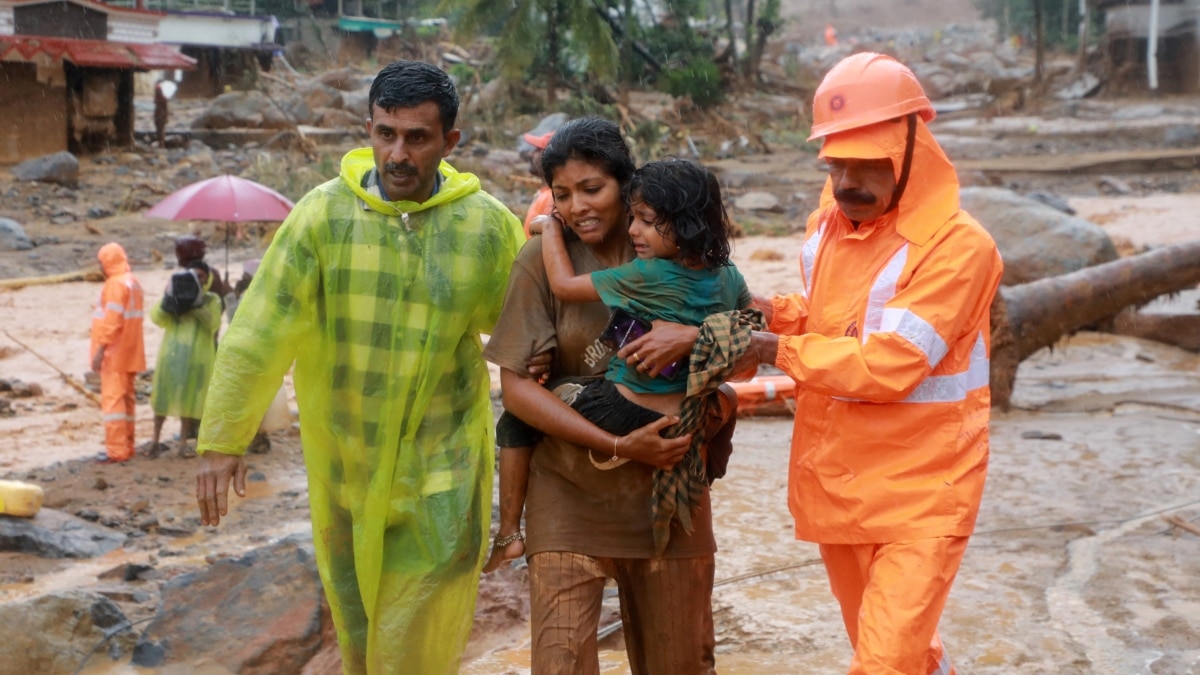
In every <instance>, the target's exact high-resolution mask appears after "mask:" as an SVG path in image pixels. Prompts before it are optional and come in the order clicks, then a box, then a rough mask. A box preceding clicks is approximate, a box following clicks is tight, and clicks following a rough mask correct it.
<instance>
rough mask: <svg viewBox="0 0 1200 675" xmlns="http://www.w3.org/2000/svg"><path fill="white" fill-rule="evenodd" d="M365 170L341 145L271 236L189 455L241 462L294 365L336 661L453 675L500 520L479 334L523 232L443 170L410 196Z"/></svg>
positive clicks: (462, 178)
mask: <svg viewBox="0 0 1200 675" xmlns="http://www.w3.org/2000/svg"><path fill="white" fill-rule="evenodd" d="M373 168H374V161H373V159H372V155H371V150H370V148H360V149H358V150H354V151H351V152H350V153H348V154H347V155H346V156H345V157H344V158H343V160H342V167H341V176H340V177H339V178H337V179H335V180H332V181H330V182H328V183H325V184H324V185H321V186H319V187H317V188H316V189H314V190H313V191H312V192H310V193H308V194H307V195H306V196H305V197H304V198H303V199H301V200H300V202H299V203H298V204H297V205H296V207H295V209H294V210H293V211H292V213H291V215H290V216H289V217H288V219H287V220H286V221H285V222H284V223H283V226H282V227H281V228H280V229H279V231H278V233H277V234H276V235H275V239H274V241H273V242H272V244H271V247H270V249H269V250H268V251H267V253H266V255H265V256H264V257H263V260H262V264H261V266H260V267H259V270H258V273H257V274H256V275H255V277H254V281H253V283H251V285H250V287H249V289H248V290H247V292H246V295H245V297H244V298H243V300H242V305H241V306H240V307H239V308H238V312H237V316H236V318H235V319H234V321H233V323H232V325H231V326H230V329H229V332H228V334H227V335H226V336H225V337H224V338H223V339H222V342H221V347H220V351H219V353H218V355H217V363H216V369H215V373H214V377H213V380H212V383H211V384H210V386H209V394H208V399H207V403H206V407H205V414H204V422H203V426H202V427H201V430H200V439H199V443H198V450H199V451H200V452H221V453H226V454H231V455H240V454H242V453H244V452H245V448H246V447H247V446H248V445H249V443H250V440H251V438H252V437H253V436H254V433H255V431H256V430H257V428H258V424H259V421H260V420H261V419H262V416H263V413H264V412H265V411H266V409H267V406H268V405H269V404H270V403H271V400H272V398H273V397H274V395H275V392H276V391H277V390H278V388H279V385H280V382H281V379H282V378H283V375H284V374H285V373H286V372H287V370H288V368H289V367H290V366H291V365H292V363H293V362H294V363H295V372H294V381H295V386H296V399H297V403H298V404H299V408H300V430H301V440H302V443H303V446H304V456H305V463H306V465H307V470H308V484H309V502H310V505H311V507H312V523H313V542H314V546H315V549H316V556H317V564H318V567H319V568H320V573H321V580H322V582H323V584H324V587H325V592H326V596H327V597H328V599H329V603H330V606H331V607H332V610H333V616H334V621H335V623H336V626H337V630H338V642H339V644H340V649H341V653H342V661H343V668H344V670H345V671H346V672H350V673H357V672H370V673H399V672H404V673H452V672H457V669H458V661H459V657H460V654H461V652H462V649H463V647H464V645H465V644H466V641H467V637H468V635H469V633H470V629H471V621H472V615H473V612H474V607H475V595H476V592H477V589H478V581H479V567H480V564H481V562H482V555H483V553H484V551H485V547H484V543H485V541H486V539H487V534H488V529H489V525H490V523H489V519H490V517H491V501H492V467H493V452H494V450H493V436H492V424H493V416H492V409H491V406H490V402H489V399H488V390H489V383H488V373H487V368H486V366H485V364H484V361H483V358H482V356H481V352H482V345H481V341H480V337H479V334H480V332H487V331H489V330H490V329H491V328H492V326H493V324H494V322H495V320H496V318H497V316H498V315H499V313H500V308H501V306H502V304H503V300H504V289H505V288H506V287H507V280H508V274H509V270H510V269H511V267H512V262H513V259H514V258H515V257H516V254H517V251H518V249H519V248H520V246H521V244H522V243H523V242H524V235H523V233H522V230H521V222H520V220H518V219H517V218H516V216H514V215H513V214H512V213H511V212H509V210H508V209H507V208H505V207H504V206H503V205H502V204H501V203H500V202H498V201H496V200H495V199H494V198H492V197H491V196H490V195H488V194H487V193H485V192H482V191H481V190H480V186H479V179H478V178H476V177H475V176H473V175H471V174H465V173H459V172H457V171H455V170H454V168H453V167H451V166H450V165H449V164H447V163H446V162H442V164H441V168H440V171H441V174H442V181H441V185H440V189H439V190H438V192H437V193H436V194H435V195H434V196H433V197H432V198H430V199H429V200H428V201H426V202H424V203H421V204H417V203H413V202H386V201H383V200H381V199H379V198H378V197H376V196H373V195H372V191H370V190H368V189H367V188H366V187H364V185H365V184H366V183H367V181H366V177H367V176H368V174H369V173H370V172H371V170H372V169H373ZM374 194H378V191H377V190H376V191H374Z"/></svg>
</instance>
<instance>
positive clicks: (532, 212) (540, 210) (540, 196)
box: [525, 185, 554, 239]
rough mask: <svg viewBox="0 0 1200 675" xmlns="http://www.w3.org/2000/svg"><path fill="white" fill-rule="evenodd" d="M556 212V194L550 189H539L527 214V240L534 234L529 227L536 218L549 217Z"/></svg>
mask: <svg viewBox="0 0 1200 675" xmlns="http://www.w3.org/2000/svg"><path fill="white" fill-rule="evenodd" d="M553 211H554V193H553V192H551V191H550V188H548V187H546V186H545V185H543V186H542V187H541V188H540V189H538V191H537V194H536V195H534V197H533V202H532V203H530V204H529V210H528V211H526V212H525V238H526V239H529V238H530V237H532V236H533V233H532V232H530V231H529V225H530V224H531V223H532V222H533V219H534V218H537V217H538V216H548V215H550V213H551V212H553Z"/></svg>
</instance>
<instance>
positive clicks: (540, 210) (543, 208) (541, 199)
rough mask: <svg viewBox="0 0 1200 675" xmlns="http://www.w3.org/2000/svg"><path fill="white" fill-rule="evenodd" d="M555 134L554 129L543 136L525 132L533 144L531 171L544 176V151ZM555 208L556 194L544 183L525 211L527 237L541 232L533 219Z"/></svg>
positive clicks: (546, 214) (527, 139)
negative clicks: (551, 192)
mask: <svg viewBox="0 0 1200 675" xmlns="http://www.w3.org/2000/svg"><path fill="white" fill-rule="evenodd" d="M552 136H554V132H553V131H548V132H546V133H544V134H542V135H541V136H534V135H533V134H525V136H524V139H525V142H526V143H528V144H530V145H532V146H533V151H532V152H530V153H529V173H531V174H533V175H535V176H537V177H538V178H542V151H544V150H545V149H546V146H547V145H549V144H550V138H551V137H552ZM553 210H554V195H552V194H550V186H549V185H545V184H543V185H542V187H540V188H538V191H537V194H536V195H534V197H533V203H532V204H530V205H529V210H528V211H526V212H525V238H526V239H528V238H529V237H531V236H533V235H535V234H541V233H542V231H541V230H540V229H533V228H532V223H533V219H534V218H537V217H538V216H548V215H550V212H551V211H553Z"/></svg>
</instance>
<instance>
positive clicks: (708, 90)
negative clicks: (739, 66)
mask: <svg viewBox="0 0 1200 675" xmlns="http://www.w3.org/2000/svg"><path fill="white" fill-rule="evenodd" d="M665 79H666V82H665V86H664V88H665V89H666V91H667V93H668V94H670V95H672V96H675V97H680V96H690V97H691V99H692V103H695V104H696V105H698V106H700V107H701V108H708V107H710V106H714V105H716V104H718V103H720V102H721V100H722V99H723V98H724V91H723V88H722V87H721V71H720V69H718V68H717V64H716V63H713V60H712V59H711V58H704V57H699V58H695V59H693V60H692V61H690V62H689V63H687V65H684V66H682V67H680V68H675V69H672V70H670V71H668V72H667V74H666V78H665Z"/></svg>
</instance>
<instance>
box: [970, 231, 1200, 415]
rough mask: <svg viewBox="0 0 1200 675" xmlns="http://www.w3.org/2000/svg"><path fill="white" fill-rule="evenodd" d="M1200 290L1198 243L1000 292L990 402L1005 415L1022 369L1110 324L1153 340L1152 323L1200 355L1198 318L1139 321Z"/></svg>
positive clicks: (994, 320)
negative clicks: (1140, 310) (1163, 299)
mask: <svg viewBox="0 0 1200 675" xmlns="http://www.w3.org/2000/svg"><path fill="white" fill-rule="evenodd" d="M1197 284H1200V241H1194V242H1189V243H1185V244H1176V245H1174V246H1168V247H1164V248H1160V249H1156V250H1154V251H1151V252H1149V253H1143V254H1141V255H1136V256H1131V257H1128V258H1122V259H1120V260H1114V261H1113V262H1109V263H1105V264H1103V265H1095V266H1093V267H1087V268H1084V269H1081V270H1079V271H1076V272H1072V273H1070V274H1064V275H1061V276H1057V277H1050V278H1047V279H1039V280H1038V281H1033V282H1030V283H1027V284H1021V285H1019V286H1009V287H1005V288H1002V289H1000V292H999V293H997V294H996V300H995V301H994V302H993V303H992V362H991V385H992V404H993V405H995V406H999V407H1001V408H1004V409H1007V408H1008V405H1009V401H1010V399H1011V397H1012V390H1013V384H1014V382H1015V380H1016V376H1017V366H1019V365H1020V363H1021V361H1023V360H1025V359H1026V358H1027V357H1029V356H1030V355H1031V354H1033V353H1034V352H1036V351H1038V350H1039V349H1042V348H1044V347H1049V346H1051V345H1053V344H1054V343H1056V342H1058V341H1059V340H1060V339H1062V338H1063V337H1064V336H1066V335H1069V334H1071V333H1073V332H1075V331H1078V330H1080V329H1082V328H1084V327H1086V326H1089V325H1093V324H1096V323H1098V322H1101V321H1104V320H1106V319H1114V317H1115V319H1114V321H1113V322H1112V323H1113V325H1114V326H1115V327H1116V329H1117V331H1118V332H1121V333H1128V334H1132V335H1139V336H1142V337H1151V336H1153V337H1155V338H1156V339H1157V338H1159V337H1161V336H1157V335H1152V333H1153V331H1152V330H1149V328H1150V325H1149V324H1159V325H1162V326H1163V327H1164V328H1165V329H1166V331H1165V332H1166V333H1167V334H1171V333H1177V334H1178V337H1179V338H1180V340H1175V341H1173V342H1174V343H1175V344H1177V345H1178V346H1182V347H1187V348H1192V349H1195V348H1196V346H1195V345H1194V344H1192V342H1188V340H1189V339H1193V341H1194V338H1195V336H1196V334H1198V333H1200V317H1194V316H1190V315H1189V316H1186V317H1163V318H1162V319H1158V320H1155V319H1149V320H1145V321H1144V320H1141V319H1139V318H1137V317H1138V316H1140V315H1134V314H1133V312H1134V311H1135V310H1131V309H1127V308H1130V307H1137V306H1141V305H1144V304H1146V303H1148V302H1150V301H1151V300H1153V299H1154V298H1157V297H1158V296H1160V295H1166V294H1169V293H1176V292H1179V291H1182V290H1186V289H1188V288H1193V287H1195V286H1196V285H1197Z"/></svg>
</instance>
